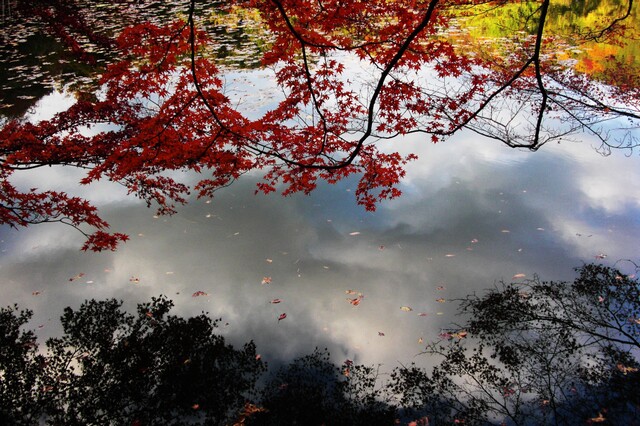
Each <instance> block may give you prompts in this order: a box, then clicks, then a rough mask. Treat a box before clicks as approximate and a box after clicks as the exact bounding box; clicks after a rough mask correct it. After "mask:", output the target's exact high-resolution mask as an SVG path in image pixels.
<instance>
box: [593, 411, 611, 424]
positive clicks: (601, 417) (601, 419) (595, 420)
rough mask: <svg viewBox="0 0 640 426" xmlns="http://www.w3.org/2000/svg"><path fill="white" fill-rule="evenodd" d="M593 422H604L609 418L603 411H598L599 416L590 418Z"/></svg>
mask: <svg viewBox="0 0 640 426" xmlns="http://www.w3.org/2000/svg"><path fill="white" fill-rule="evenodd" d="M589 420H590V421H591V422H592V423H602V422H604V421H606V420H607V419H606V418H605V417H604V416H603V415H602V413H598V417H591V418H590V419H589Z"/></svg>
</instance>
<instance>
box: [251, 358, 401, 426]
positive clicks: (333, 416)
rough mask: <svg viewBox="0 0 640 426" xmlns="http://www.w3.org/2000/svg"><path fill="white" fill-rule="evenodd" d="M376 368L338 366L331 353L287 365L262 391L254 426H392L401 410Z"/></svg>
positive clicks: (298, 360) (347, 363) (348, 363)
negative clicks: (259, 407) (389, 393)
mask: <svg viewBox="0 0 640 426" xmlns="http://www.w3.org/2000/svg"><path fill="white" fill-rule="evenodd" d="M389 402H390V401H389V395H388V394H387V392H386V391H385V389H384V386H383V384H382V383H381V381H379V380H378V371H377V369H376V368H374V367H367V366H362V365H356V364H354V363H353V362H351V361H346V362H345V363H344V364H343V365H342V366H337V365H335V364H333V363H332V362H331V361H330V354H329V352H327V350H326V349H325V350H324V351H320V350H318V349H317V348H316V350H315V352H313V353H312V354H311V355H307V356H304V357H301V358H298V359H296V360H294V361H293V362H292V363H291V364H289V365H286V366H284V367H282V368H281V369H280V370H279V371H278V372H277V373H276V374H275V376H274V377H273V378H272V379H271V380H270V381H269V382H268V383H267V385H266V386H265V388H264V389H263V391H262V398H261V405H262V406H263V408H264V409H265V410H266V411H264V412H262V413H259V414H257V415H256V416H254V417H253V418H251V419H250V421H249V422H248V424H251V425H254V424H255V425H273V426H276V425H296V424H297V425H309V426H312V425H322V424H325V425H345V426H347V425H392V424H394V420H395V419H396V415H397V413H396V409H395V406H393V405H392V404H389Z"/></svg>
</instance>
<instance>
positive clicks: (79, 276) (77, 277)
mask: <svg viewBox="0 0 640 426" xmlns="http://www.w3.org/2000/svg"><path fill="white" fill-rule="evenodd" d="M82 277H84V272H80V273H79V274H77V275H74V276H73V277H71V278H69V281H75V280H78V279H80V278H82Z"/></svg>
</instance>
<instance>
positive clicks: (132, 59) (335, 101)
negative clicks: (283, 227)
mask: <svg viewBox="0 0 640 426" xmlns="http://www.w3.org/2000/svg"><path fill="white" fill-rule="evenodd" d="M485 3H486V2H484V1H479V0H447V1H441V0H430V1H424V0H394V1H389V0H368V1H360V0H342V1H338V0H323V1H315V0H314V1H311V0H236V1H229V2H225V3H224V6H221V5H218V6H205V5H200V4H198V2H196V1H195V0H192V1H191V2H189V3H187V4H185V5H184V12H183V14H182V15H181V16H177V17H175V19H173V20H170V21H169V20H168V19H167V22H165V23H164V24H163V25H160V24H158V23H150V22H141V23H138V24H136V25H132V26H130V27H128V28H126V29H124V30H123V31H121V32H120V33H119V34H117V36H114V37H113V38H109V37H108V35H107V34H101V33H99V32H98V31H97V30H96V29H95V28H90V26H88V25H86V23H85V21H84V20H83V14H85V15H86V14H88V13H91V10H90V8H89V9H82V8H77V7H76V8H73V7H72V4H73V3H72V2H47V5H44V4H41V3H39V2H35V3H34V4H33V5H32V6H31V10H32V11H36V12H38V14H37V16H40V17H41V19H42V21H43V22H44V23H45V24H46V25H47V26H48V27H49V28H50V29H51V30H52V32H53V33H54V34H56V35H57V36H58V37H59V38H60V39H61V40H62V41H64V42H65V43H66V44H67V45H68V46H69V48H70V49H71V51H73V52H74V53H76V54H77V55H78V57H80V58H82V59H84V60H87V61H89V62H91V55H90V53H88V52H86V51H85V50H83V49H82V46H81V45H80V44H78V42H77V39H80V38H81V37H84V38H88V39H89V40H93V41H94V42H95V43H100V44H101V45H103V46H111V47H110V49H111V51H112V52H113V53H114V55H113V56H114V57H117V58H119V60H118V61H113V62H112V63H111V64H110V65H109V66H108V67H107V69H106V70H105V71H104V72H103V74H102V77H101V78H100V81H99V84H100V87H101V89H100V90H99V91H98V92H97V93H81V94H78V96H77V97H78V99H77V102H76V103H75V104H74V105H73V106H72V107H70V108H69V109H68V110H66V111H64V112H63V113H60V114H58V115H56V116H55V117H53V118H52V119H50V120H45V121H41V122H38V123H30V122H27V121H25V120H13V121H9V122H7V123H5V125H4V127H3V128H2V129H1V130H0V146H1V148H0V149H1V150H2V163H1V169H0V174H1V176H0V180H1V182H0V184H1V185H2V190H1V191H0V223H4V224H9V225H11V226H27V225H30V224H34V223H40V222H51V221H59V222H63V223H67V224H69V225H71V226H73V227H76V228H77V229H79V230H80V231H81V232H83V233H84V234H85V235H86V236H87V240H86V243H85V245H84V246H83V249H85V250H87V249H89V250H95V251H100V250H103V249H115V247H116V246H117V244H118V243H119V242H121V241H124V240H126V238H127V237H126V236H125V235H123V234H119V233H114V234H110V233H108V232H107V230H108V224H107V223H106V222H105V221H104V220H103V219H101V218H100V217H99V216H98V214H97V212H96V208H95V207H94V206H93V205H92V204H90V203H89V202H88V201H86V200H82V199H79V198H77V197H74V196H72V195H68V194H66V193H63V192H54V191H50V190H47V189H46V188H45V189H43V188H33V189H31V188H29V189H24V188H18V187H17V186H15V185H14V184H13V183H12V182H13V181H12V178H13V176H14V174H15V173H16V172H21V171H25V170H30V169H34V168H39V167H44V166H68V167H75V168H80V169H83V170H86V174H85V175H84V177H83V178H82V180H81V181H80V184H82V185H89V184H91V183H93V182H96V181H99V180H109V181H113V182H118V183H121V184H123V185H125V186H126V188H127V189H128V191H129V193H131V194H133V195H135V196H137V197H140V198H141V199H143V200H145V201H146V202H147V203H148V204H149V205H155V206H157V207H158V213H159V214H172V213H174V212H175V211H176V210H175V208H176V205H178V204H182V203H185V202H187V200H188V198H189V196H190V194H191V193H192V192H193V193H195V194H197V196H198V197H212V196H213V194H214V192H215V191H216V190H217V189H219V188H221V187H225V186H227V185H229V184H231V183H232V182H233V181H234V180H236V179H237V178H239V177H240V176H241V175H243V174H245V173H247V172H250V171H261V172H262V176H263V179H262V180H261V181H260V183H258V187H257V190H258V191H262V192H264V193H269V192H273V191H280V192H282V193H283V194H284V195H288V194H292V193H296V192H303V193H309V192H310V191H312V190H313V189H314V188H315V187H316V185H317V184H318V182H319V181H326V182H329V183H336V182H338V181H339V180H341V179H344V178H346V177H348V176H351V175H356V176H358V177H359V183H358V186H357V190H356V197H357V201H358V203H359V204H362V205H363V206H364V207H365V208H366V209H368V210H373V209H374V208H375V206H376V204H377V203H378V202H379V201H381V200H385V199H391V198H395V197H398V196H399V195H400V190H399V189H398V185H399V183H400V180H401V179H402V178H403V176H404V174H405V171H404V166H405V165H406V164H407V162H408V161H411V160H414V159H415V158H416V157H415V156H414V155H408V156H402V155H400V154H398V153H397V152H389V151H388V150H382V149H381V148H380V147H379V144H377V142H379V141H381V140H385V139H390V138H393V137H395V136H398V135H405V134H410V133H423V134H424V135H425V139H426V140H427V141H434V142H436V141H439V140H441V139H444V138H446V137H448V136H450V135H452V134H454V133H456V132H458V131H460V130H462V129H464V128H467V129H470V130H472V131H475V132H477V133H479V134H481V135H485V136H489V137H492V138H495V139H498V140H501V141H502V142H504V143H506V144H508V145H510V146H513V147H523V148H528V149H532V150H535V149H537V148H539V147H540V146H542V145H543V144H544V143H546V142H548V141H551V140H559V139H561V138H567V137H568V136H569V135H571V134H573V133H576V132H580V131H587V132H591V133H593V134H595V135H596V136H597V137H599V138H600V139H601V141H602V143H603V144H604V145H605V146H622V147H633V146H634V145H635V144H636V140H635V138H634V137H633V135H632V134H631V133H629V131H628V130H629V129H632V128H633V127H634V126H637V123H638V119H639V118H640V115H639V112H638V111H639V108H638V107H639V96H640V91H639V88H638V87H628V86H627V87H625V90H619V89H616V88H615V87H604V86H603V85H602V84H599V83H596V82H592V81H590V80H589V79H588V78H587V77H586V76H584V75H580V74H578V73H575V72H573V71H571V70H570V69H568V68H567V66H565V65H563V64H562V63H560V62H559V61H557V60H554V58H553V55H549V52H552V51H553V49H554V46H553V44H554V42H555V40H554V37H552V36H548V37H547V36H546V34H545V30H544V29H545V22H546V19H547V12H548V8H549V1H548V0H543V1H541V2H539V4H538V6H537V7H536V10H535V13H534V14H533V15H532V16H530V17H528V18H527V22H524V21H523V25H524V24H527V25H531V21H533V22H534V24H535V25H534V27H535V31H534V32H533V33H531V34H521V35H520V36H519V38H518V39H517V40H515V42H514V44H513V46H511V49H510V53H509V54H508V55H492V54H487V52H482V51H478V50H475V49H468V48H465V47H466V46H464V45H461V44H459V43H457V42H456V38H455V37H451V34H450V32H449V31H448V30H449V29H450V28H451V25H452V23H455V22H457V21H456V19H459V18H460V17H461V16H463V15H465V14H472V13H474V7H476V6H478V5H481V4H485ZM511 3H514V2H511V1H498V2H493V3H492V4H493V5H494V6H495V7H503V6H507V5H509V4H511ZM629 4H630V5H631V2H629ZM208 8H218V9H220V8H222V9H224V8H226V10H231V9H233V8H244V9H251V10H254V11H256V12H257V14H258V16H259V17H260V25H261V26H262V27H264V29H265V31H266V34H268V40H269V42H268V43H267V44H266V45H265V46H266V47H264V49H263V56H262V65H263V67H265V68H268V69H270V70H272V72H273V77H274V80H275V84H276V86H277V88H278V89H279V90H280V92H281V93H282V96H280V97H278V98H274V99H273V102H272V103H271V105H270V108H269V109H268V110H266V111H260V112H257V111H247V110H246V108H243V107H242V105H241V104H239V102H238V101H237V99H233V96H231V95H229V94H228V92H229V91H230V83H229V82H226V81H225V79H224V75H225V71H224V69H221V68H220V67H219V66H218V65H217V63H216V58H215V57H214V55H213V54H212V50H211V47H212V46H214V45H215V40H213V39H212V38H211V36H210V34H209V33H208V31H207V29H206V26H205V25H204V24H203V21H204V19H205V17H206V14H207V12H208ZM223 11H224V10H223ZM624 12H625V11H624V10H622V11H621V15H620V17H617V18H620V19H614V18H616V17H612V18H611V20H610V21H608V22H603V23H602V31H601V33H599V34H598V36H599V37H601V38H607V39H611V40H616V41H619V39H620V37H621V34H623V33H622V30H621V28H623V27H622V26H623V25H624V23H625V19H626V16H625V15H624ZM63 17H64V19H63ZM579 36H580V34H576V37H578V38H579ZM584 37H585V38H589V37H591V38H593V37H594V36H593V34H591V35H584ZM619 117H623V118H626V119H628V120H630V123H631V124H628V123H627V124H626V125H625V127H624V128H623V131H622V133H620V135H621V136H619V137H618V139H610V138H613V136H611V134H610V133H609V132H608V130H607V128H606V127H604V124H605V123H607V122H609V121H611V120H614V119H617V118H619ZM173 171H182V172H184V171H191V172H197V173H200V174H201V179H200V180H199V181H198V183H197V184H195V185H194V186H193V187H189V186H187V185H186V184H185V183H183V182H180V181H179V180H177V179H176V178H175V177H173V176H175V174H168V173H170V172H173Z"/></svg>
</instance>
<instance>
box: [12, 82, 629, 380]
mask: <svg viewBox="0 0 640 426" xmlns="http://www.w3.org/2000/svg"><path fill="white" fill-rule="evenodd" d="M240 74H241V73H240ZM240 74H238V75H240ZM245 77H246V78H250V77H251V72H247V73H246V75H245ZM65 102H71V100H70V99H69V98H68V97H65V95H64V94H62V93H58V92H54V93H53V94H52V95H49V96H47V97H45V98H43V99H42V100H41V101H40V102H39V103H38V104H37V105H36V108H35V109H34V111H33V114H34V115H33V117H34V119H37V118H42V117H46V116H47V115H49V114H51V113H52V112H53V111H55V110H56V109H58V108H64V106H65ZM390 143H391V142H390ZM392 143H393V148H394V149H396V148H397V149H401V150H402V151H403V152H415V153H417V154H418V155H419V157H420V159H419V160H418V161H416V162H414V163H412V164H410V165H409V166H408V170H407V176H406V179H405V180H404V182H403V184H402V188H401V189H402V190H403V192H404V195H403V196H402V197H400V198H399V199H397V200H394V201H390V202H385V203H382V204H381V205H380V206H379V208H378V210H377V211H376V212H374V213H369V212H366V211H364V209H363V208H362V207H360V206H357V205H356V203H355V197H354V194H353V191H355V185H356V182H355V181H345V182H342V183H340V184H338V185H321V186H320V187H319V188H318V189H317V190H316V191H315V192H314V193H313V194H312V195H311V196H303V195H298V196H292V197H286V198H283V197H281V196H278V195H270V196H264V195H254V189H255V186H254V183H255V179H256V177H254V176H250V175H248V176H245V177H244V178H243V179H241V180H239V181H238V182H236V183H235V184H234V185H232V186H231V187H229V188H226V189H225V190H223V191H221V192H220V193H219V194H218V196H217V197H216V198H214V199H213V200H192V202H191V203H190V204H189V205H187V206H184V207H181V208H180V209H179V212H178V214H176V215H175V216H172V217H155V216H154V211H153V210H151V209H147V208H146V206H145V205H144V204H143V203H140V202H137V201H136V200H134V199H132V198H130V197H127V196H126V194H124V192H123V191H122V189H121V188H120V187H119V186H117V185H115V184H107V183H105V184H100V185H97V186H91V187H89V188H82V189H81V192H80V194H79V195H83V196H87V197H89V198H90V199H91V200H95V201H96V202H97V204H98V205H99V207H100V208H101V209H102V212H103V213H104V217H105V218H106V219H107V221H108V222H109V223H110V224H111V226H112V229H113V230H114V231H118V232H125V233H128V234H129V235H130V236H131V241H130V242H128V243H126V244H124V245H123V246H122V247H121V248H119V250H118V251H117V252H114V253H101V254H92V253H84V252H81V251H79V247H80V246H81V244H82V236H81V235H80V234H79V233H77V232H75V231H73V230H72V229H71V228H69V227H65V226H62V225H54V224H51V225H39V226H33V227H31V228H29V229H26V230H24V229H21V230H18V231H16V230H12V229H9V228H1V229H0V232H1V233H2V235H1V238H2V242H1V246H0V249H1V256H0V281H1V282H2V286H3V290H2V297H1V302H2V305H4V306H6V305H8V304H13V303H18V304H19V305H20V306H21V307H22V308H29V309H32V310H33V311H34V312H35V315H34V318H33V320H32V322H31V323H30V325H31V326H32V327H33V328H34V329H35V330H36V333H37V335H38V336H39V337H41V339H42V340H41V342H44V339H46V338H47V337H49V336H54V335H58V334H59V333H60V329H59V321H58V318H59V316H60V315H61V314H62V310H63V308H64V307H66V306H73V307H78V306H79V305H80V304H81V303H82V301H84V300H85V299H91V298H96V299H106V298H117V299H122V300H124V301H125V306H127V307H128V308H131V309H133V308H134V307H135V304H136V303H140V302H145V301H148V300H149V299H150V298H151V297H152V296H158V295H160V294H164V295H167V296H168V297H169V298H171V299H173V301H174V302H175V304H176V307H175V308H174V313H175V314H178V315H193V314H197V313H200V312H201V311H206V312H209V313H210V314H211V315H212V316H213V317H220V318H222V324H223V326H222V327H221V329H220V332H221V333H222V334H223V335H225V336H226V337H227V338H228V339H229V340H230V342H232V343H236V344H240V343H242V342H245V341H248V340H254V341H255V342H256V344H257V347H258V351H259V352H260V353H261V354H262V357H263V359H265V360H266V361H268V362H270V363H272V364H278V363H279V362H285V361H289V360H291V359H292V358H294V357H296V356H298V355H302V354H307V353H310V352H312V351H313V349H314V348H315V347H321V348H322V347H327V348H329V349H330V351H331V353H332V356H333V357H334V359H335V361H336V362H342V361H343V360H344V359H346V358H349V359H352V360H354V361H355V362H358V363H365V364H378V363H381V364H383V365H384V366H386V367H388V368H392V367H395V366H397V365H398V363H399V362H402V363H407V362H411V361H416V362H418V363H419V364H425V363H426V364H428V363H429V360H428V359H425V358H426V357H424V356H422V357H420V356H416V355H417V354H418V353H419V352H420V351H421V350H423V349H424V347H425V345H426V344H427V343H429V342H431V341H435V340H437V339H438V334H439V333H440V332H441V330H442V329H443V328H446V327H448V326H449V325H450V324H451V323H453V322H456V321H460V319H459V318H457V317H456V315H455V312H456V303H455V302H454V301H452V299H455V298H460V297H464V296H465V295H467V294H469V293H471V292H482V291H483V290H484V289H487V288H490V287H492V286H493V285H494V284H495V283H496V282H497V281H499V280H506V281H511V280H512V278H513V277H514V276H517V277H516V278H513V280H514V281H518V280H522V279H523V278H519V277H522V276H523V275H524V276H525V277H526V278H531V277H533V276H534V274H538V275H539V276H540V277H541V278H542V279H544V280H557V279H571V278H572V277H573V270H572V268H573V267H576V266H580V265H581V264H582V263H584V262H592V261H598V262H605V263H607V264H612V263H614V262H615V261H617V260H618V259H629V258H632V259H633V258H636V259H637V254H638V241H639V240H640V188H639V187H638V186H637V185H636V184H635V183H636V182H638V181H639V180H640V167H638V166H639V165H640V159H638V157H637V155H633V156H625V155H623V153H621V152H617V153H614V154H612V155H611V156H608V157H603V156H601V155H600V154H598V153H597V152H596V151H595V150H594V149H593V147H592V144H591V142H590V141H589V140H588V139H585V140H584V141H582V142H581V143H567V144H556V145H553V146H551V145H547V146H545V147H544V148H543V149H541V150H540V151H538V152H536V153H532V152H528V151H518V150H513V149H510V148H507V147H505V146H503V145H501V144H498V143H496V142H495V141H491V140H488V139H483V138H481V137H479V136H477V135H474V134H470V133H467V134H465V133H461V134H459V135H458V136H457V137H456V138H454V139H452V140H450V141H449V142H446V143H439V144H435V145H434V144H431V143H430V142H427V141H425V140H422V139H421V138H419V137H408V138H405V139H403V140H397V141H393V142H392ZM594 146H595V143H594ZM184 178H185V179H187V180H189V179H191V178H193V177H190V176H185V177H184ZM21 179H22V181H21V182H20V184H21V185H25V186H27V185H28V186H31V187H35V186H39V185H41V184H42V182H45V181H46V182H48V183H49V185H52V186H53V187H55V188H56V189H65V188H66V189H69V190H70V189H72V188H75V185H76V184H75V182H77V179H78V176H77V175H76V174H75V173H73V172H71V171H68V170H64V169H56V168H51V169H48V170H38V171H37V172H34V173H33V174H30V175H28V176H24V177H22V178H21ZM73 190H74V191H75V192H77V191H78V190H77V188H75V189H73ZM618 266H619V267H620V268H622V269H623V270H625V269H626V270H630V266H632V265H631V264H630V263H628V262H625V261H622V262H619V263H618ZM630 271H632V270H630ZM197 292H203V293H206V295H204V294H202V293H197ZM194 293H195V294H201V295H200V296H197V295H196V296H194ZM348 293H353V294H348ZM360 294H361V295H362V297H361V298H360V296H359V295H360ZM357 298H360V299H361V300H360V303H359V304H358V305H357V306H356V305H354V304H352V303H350V300H353V299H357ZM274 299H280V300H281V302H280V303H272V302H273V301H274ZM403 307H407V308H411V310H410V311H409V310H408V309H402V308H403ZM283 313H286V318H285V319H283V320H280V321H279V320H278V318H279V317H280V315H281V314H283Z"/></svg>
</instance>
